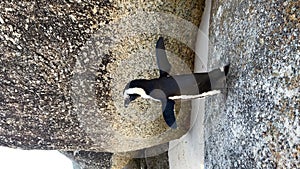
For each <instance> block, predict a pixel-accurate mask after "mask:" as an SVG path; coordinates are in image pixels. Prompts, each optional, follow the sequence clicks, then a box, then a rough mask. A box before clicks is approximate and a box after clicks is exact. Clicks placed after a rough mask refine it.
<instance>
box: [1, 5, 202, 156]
mask: <svg viewBox="0 0 300 169" xmlns="http://www.w3.org/2000/svg"><path fill="white" fill-rule="evenodd" d="M202 9H203V3H202V1H193V0H180V1H167V2H163V1H160V0H155V1H147V2H144V1H129V0H125V1H111V0H105V1H81V0H74V1H64V0H62V1H58V2H54V1H46V0H38V1H6V0H5V1H1V2H0V56H1V57H0V145H2V146H8V147H18V148H23V149H58V150H66V151H67V150H70V151H77V150H85V151H96V152H99V151H109V152H118V151H121V152H124V151H133V150H137V149H142V148H146V147H151V146H154V145H158V144H161V143H165V142H168V141H169V140H171V139H174V138H178V137H179V136H181V135H182V134H184V133H185V132H186V130H187V129H188V127H189V124H188V123H187V119H188V117H189V113H185V112H189V109H190V103H189V102H185V103H182V104H177V105H179V106H177V107H176V110H177V114H178V119H179V126H180V127H179V129H178V130H175V131H171V130H169V128H168V127H167V126H166V125H165V123H164V121H163V119H162V117H161V110H160V109H161V108H160V106H156V104H152V102H150V101H149V102H148V101H144V100H142V99H139V100H137V101H136V102H135V103H134V104H133V105H132V107H130V108H129V109H127V110H126V109H124V108H123V102H122V90H123V87H124V86H125V84H126V83H127V82H128V81H130V80H132V79H134V78H150V77H156V76H157V71H156V70H155V69H156V64H155V57H154V54H155V52H154V47H155V43H156V40H157V39H158V37H159V36H164V37H165V38H166V48H167V50H168V56H169V57H170V60H172V62H173V63H172V65H173V69H172V73H184V72H190V71H191V70H192V67H193V66H192V63H193V59H194V54H193V46H194V41H195V37H196V36H195V34H196V33H197V27H198V26H199V22H200V17H201V12H202ZM90 153H92V152H90Z"/></svg>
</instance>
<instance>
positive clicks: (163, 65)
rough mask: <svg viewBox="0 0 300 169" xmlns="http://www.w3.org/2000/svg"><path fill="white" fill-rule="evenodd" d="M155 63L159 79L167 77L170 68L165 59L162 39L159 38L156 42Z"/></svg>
mask: <svg viewBox="0 0 300 169" xmlns="http://www.w3.org/2000/svg"><path fill="white" fill-rule="evenodd" d="M156 62H157V66H158V69H159V74H160V77H164V76H168V75H169V72H170V70H171V67H172V66H171V64H170V63H169V61H168V58H167V54H166V51H165V44H164V38H163V37H159V39H158V40H157V42H156Z"/></svg>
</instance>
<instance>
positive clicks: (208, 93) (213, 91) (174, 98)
mask: <svg viewBox="0 0 300 169" xmlns="http://www.w3.org/2000/svg"><path fill="white" fill-rule="evenodd" d="M219 93H221V91H220V90H212V91H208V92H205V93H201V94H197V95H180V96H171V97H169V99H171V100H177V99H183V100H189V99H199V98H203V97H206V96H211V95H215V94H219Z"/></svg>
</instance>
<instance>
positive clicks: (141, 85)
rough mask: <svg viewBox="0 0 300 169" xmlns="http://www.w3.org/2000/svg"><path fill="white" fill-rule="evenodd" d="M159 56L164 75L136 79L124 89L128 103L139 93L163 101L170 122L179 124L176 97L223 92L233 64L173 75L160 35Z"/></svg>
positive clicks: (194, 96)
mask: <svg viewBox="0 0 300 169" xmlns="http://www.w3.org/2000/svg"><path fill="white" fill-rule="evenodd" d="M156 59H157V65H158V68H159V73H160V77H159V78H155V79H149V80H147V79H135V80H132V81H131V82H129V83H128V84H127V85H126V87H125V89H124V92H123V94H124V106H125V107H127V106H128V105H129V103H130V102H131V101H133V100H135V99H136V98H138V97H142V98H145V99H153V100H155V101H160V102H161V104H162V112H163V117H164V120H165V122H166V123H167V125H168V126H169V127H171V128H173V129H176V128H177V124H176V118H175V115H174V104H175V101H174V100H176V99H196V98H201V97H205V96H208V95H214V94H217V93H220V90H218V89H220V87H219V85H218V83H219V81H220V80H222V79H225V78H226V76H227V74H228V71H229V65H226V66H224V67H223V68H220V69H215V70H212V71H210V72H206V73H192V74H183V75H174V76H171V75H169V72H170V70H171V65H170V63H169V62H168V59H167V55H166V52H165V45H164V39H163V38H162V37H160V38H159V39H158V41H157V43H156Z"/></svg>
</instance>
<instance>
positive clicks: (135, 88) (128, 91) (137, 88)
mask: <svg viewBox="0 0 300 169" xmlns="http://www.w3.org/2000/svg"><path fill="white" fill-rule="evenodd" d="M144 81H145V80H143V79H138V80H133V81H131V82H129V83H128V84H127V85H126V86H125V89H124V91H123V96H124V106H125V107H128V105H129V103H130V102H131V101H133V100H135V99H137V98H139V97H143V98H149V96H148V95H147V94H146V92H145V89H144V87H145V86H144V85H143V82H144Z"/></svg>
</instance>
